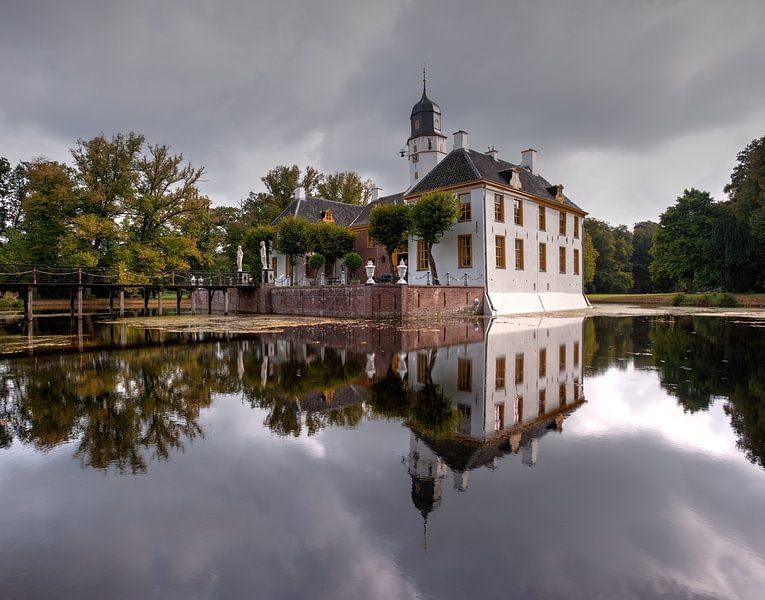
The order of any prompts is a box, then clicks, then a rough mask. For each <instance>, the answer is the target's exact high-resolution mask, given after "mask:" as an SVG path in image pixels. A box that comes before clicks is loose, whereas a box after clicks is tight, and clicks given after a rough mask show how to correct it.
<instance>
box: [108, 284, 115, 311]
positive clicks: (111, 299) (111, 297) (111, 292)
mask: <svg viewBox="0 0 765 600" xmlns="http://www.w3.org/2000/svg"><path fill="white" fill-rule="evenodd" d="M112 312H114V290H113V289H112V288H109V313H112Z"/></svg>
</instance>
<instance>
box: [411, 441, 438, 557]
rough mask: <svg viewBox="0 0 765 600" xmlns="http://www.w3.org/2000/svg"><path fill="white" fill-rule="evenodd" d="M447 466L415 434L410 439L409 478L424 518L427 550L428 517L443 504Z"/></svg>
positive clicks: (424, 540)
mask: <svg viewBox="0 0 765 600" xmlns="http://www.w3.org/2000/svg"><path fill="white" fill-rule="evenodd" d="M445 475H446V465H444V461H443V460H441V458H440V457H439V456H437V455H436V454H435V453H434V452H433V451H432V450H431V449H430V448H428V446H427V445H426V444H425V443H424V442H423V441H422V440H420V439H419V438H418V437H417V436H416V435H415V434H414V433H412V434H411V437H410V438H409V476H410V477H411V478H412V503H413V504H414V506H415V507H416V508H417V510H419V511H420V514H421V515H422V518H423V548H427V537H426V536H427V525H428V515H429V514H430V513H431V512H433V511H434V510H436V509H437V508H438V507H439V505H440V504H441V480H442V479H443V478H444V476H445Z"/></svg>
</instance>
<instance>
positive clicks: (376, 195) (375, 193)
mask: <svg viewBox="0 0 765 600" xmlns="http://www.w3.org/2000/svg"><path fill="white" fill-rule="evenodd" d="M380 192H382V188H379V187H377V186H374V187H373V188H372V192H371V193H370V194H369V201H370V202H375V201H377V200H379V199H380Z"/></svg>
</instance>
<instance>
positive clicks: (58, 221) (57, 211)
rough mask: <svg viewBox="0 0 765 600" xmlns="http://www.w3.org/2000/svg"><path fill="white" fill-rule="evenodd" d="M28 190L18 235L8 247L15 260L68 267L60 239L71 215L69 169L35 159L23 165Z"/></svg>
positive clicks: (68, 259)
mask: <svg viewBox="0 0 765 600" xmlns="http://www.w3.org/2000/svg"><path fill="white" fill-rule="evenodd" d="M26 171H27V178H28V182H29V183H28V191H27V195H26V197H25V198H24V202H23V206H22V209H23V216H22V219H21V223H20V226H19V229H20V234H21V235H20V236H19V237H18V238H15V239H14V243H13V244H12V246H13V247H14V249H15V251H16V259H17V260H22V261H23V262H28V263H34V264H38V265H55V264H60V263H69V264H71V257H68V256H63V255H62V252H61V240H62V239H63V238H64V236H65V235H66V233H67V225H68V223H69V222H70V221H71V220H72V218H73V217H74V215H75V210H76V196H75V191H74V174H73V173H72V170H71V169H70V168H69V167H67V166H66V165H63V164H61V163H58V162H53V161H47V160H35V161H32V162H31V163H29V164H28V165H27V169H26Z"/></svg>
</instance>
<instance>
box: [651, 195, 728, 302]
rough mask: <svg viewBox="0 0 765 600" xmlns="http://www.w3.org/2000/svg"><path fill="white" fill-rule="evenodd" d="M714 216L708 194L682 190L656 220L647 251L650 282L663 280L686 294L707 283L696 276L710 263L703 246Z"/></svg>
mask: <svg viewBox="0 0 765 600" xmlns="http://www.w3.org/2000/svg"><path fill="white" fill-rule="evenodd" d="M717 216H718V213H717V211H716V207H715V206H714V199H713V198H712V196H710V195H709V193H708V192H702V191H700V190H697V189H693V188H692V189H689V190H685V193H684V194H683V195H682V196H680V197H679V198H678V199H677V203H676V204H675V205H674V206H670V207H669V208H668V209H667V210H666V211H665V212H664V213H663V214H662V215H661V217H660V219H659V228H658V229H657V230H656V233H655V234H654V237H653V246H652V248H651V254H653V262H652V263H651V266H650V271H651V276H652V277H653V278H654V280H660V279H666V280H668V281H670V282H671V283H672V284H673V285H674V286H675V287H676V288H679V289H683V290H686V291H690V290H693V289H696V288H703V287H705V284H706V283H707V281H704V280H702V278H701V277H699V275H700V274H701V269H703V268H704V267H705V265H706V264H707V263H708V262H709V261H710V260H712V257H711V256H710V255H709V253H708V247H707V244H708V239H709V233H710V231H712V228H713V226H714V222H715V219H716V217H717Z"/></svg>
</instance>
